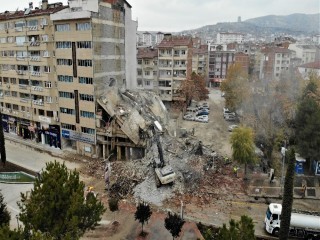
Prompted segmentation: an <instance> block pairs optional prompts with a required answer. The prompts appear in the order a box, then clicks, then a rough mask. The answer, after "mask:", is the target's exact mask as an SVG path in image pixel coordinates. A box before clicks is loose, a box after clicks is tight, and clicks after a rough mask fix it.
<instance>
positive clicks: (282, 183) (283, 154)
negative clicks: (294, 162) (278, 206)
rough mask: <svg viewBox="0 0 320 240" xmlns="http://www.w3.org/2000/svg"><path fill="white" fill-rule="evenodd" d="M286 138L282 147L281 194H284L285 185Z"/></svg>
mask: <svg viewBox="0 0 320 240" xmlns="http://www.w3.org/2000/svg"><path fill="white" fill-rule="evenodd" d="M286 146H287V145H286V140H285V141H284V147H281V155H282V171H281V181H280V186H281V191H280V193H281V196H283V185H284V179H283V178H284V162H285V159H286V151H287V149H286Z"/></svg>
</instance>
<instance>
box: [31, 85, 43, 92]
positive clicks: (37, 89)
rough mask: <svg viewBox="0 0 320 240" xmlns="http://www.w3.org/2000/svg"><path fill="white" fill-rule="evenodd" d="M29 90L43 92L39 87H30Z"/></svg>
mask: <svg viewBox="0 0 320 240" xmlns="http://www.w3.org/2000/svg"><path fill="white" fill-rule="evenodd" d="M31 90H33V91H38V92H42V91H43V87H40V86H31Z"/></svg>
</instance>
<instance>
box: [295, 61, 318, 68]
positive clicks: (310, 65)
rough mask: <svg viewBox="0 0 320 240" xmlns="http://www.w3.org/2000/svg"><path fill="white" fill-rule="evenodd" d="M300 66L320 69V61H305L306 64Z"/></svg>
mask: <svg viewBox="0 0 320 240" xmlns="http://www.w3.org/2000/svg"><path fill="white" fill-rule="evenodd" d="M299 67H303V68H312V69H320V61H316V62H310V63H305V64H302V65H300V66H299Z"/></svg>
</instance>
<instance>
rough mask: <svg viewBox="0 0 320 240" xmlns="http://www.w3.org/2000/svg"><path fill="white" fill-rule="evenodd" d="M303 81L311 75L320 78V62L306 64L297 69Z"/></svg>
mask: <svg viewBox="0 0 320 240" xmlns="http://www.w3.org/2000/svg"><path fill="white" fill-rule="evenodd" d="M297 68H298V72H299V73H300V75H301V77H302V78H303V79H308V78H309V75H310V74H311V73H313V74H316V76H320V61H316V62H311V63H305V64H302V65H300V66H298V67H297Z"/></svg>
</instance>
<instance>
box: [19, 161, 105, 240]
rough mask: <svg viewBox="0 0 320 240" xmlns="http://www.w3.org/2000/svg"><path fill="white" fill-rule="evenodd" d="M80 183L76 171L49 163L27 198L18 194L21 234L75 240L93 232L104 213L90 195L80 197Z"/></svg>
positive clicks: (82, 188)
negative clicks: (44, 234)
mask: <svg viewBox="0 0 320 240" xmlns="http://www.w3.org/2000/svg"><path fill="white" fill-rule="evenodd" d="M84 187H85V186H84V183H83V182H82V181H79V173H78V172H77V171H76V170H73V171H68V169H67V167H66V166H65V164H60V163H58V162H56V161H55V162H50V163H47V164H46V169H45V171H44V172H42V174H41V177H40V178H37V179H36V181H35V183H34V187H33V190H31V194H30V197H29V198H27V196H26V195H25V194H21V203H18V204H19V208H20V210H21V213H20V215H19V217H20V220H21V221H22V222H23V224H24V226H25V232H27V233H33V232H36V231H39V232H41V233H46V234H49V235H50V236H52V237H53V238H55V239H69V238H72V239H79V238H80V237H81V236H82V235H83V234H84V232H85V231H86V230H88V229H93V228H94V227H95V226H97V223H98V221H100V220H101V215H102V214H103V212H104V211H105V209H104V207H103V205H102V203H101V201H98V200H97V198H96V197H95V196H94V195H93V194H92V196H87V197H86V199H85V197H84Z"/></svg>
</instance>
